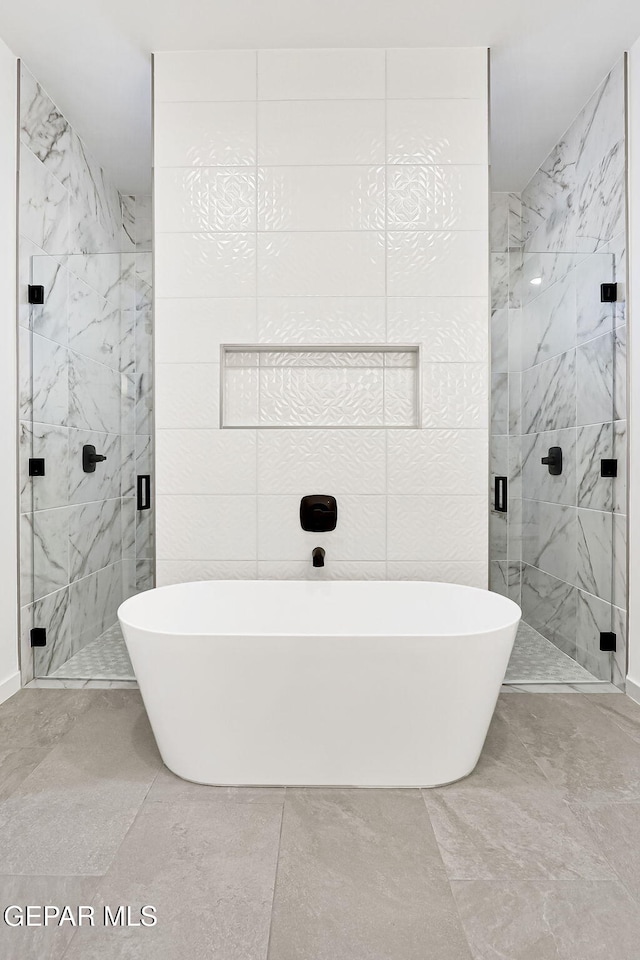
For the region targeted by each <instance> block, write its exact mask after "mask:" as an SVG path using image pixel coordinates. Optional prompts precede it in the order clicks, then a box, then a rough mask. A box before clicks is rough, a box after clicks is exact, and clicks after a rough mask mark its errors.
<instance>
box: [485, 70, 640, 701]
mask: <svg viewBox="0 0 640 960" xmlns="http://www.w3.org/2000/svg"><path fill="white" fill-rule="evenodd" d="M625 152H626V151H625V73H624V63H623V62H622V61H620V62H619V63H618V64H617V65H616V66H615V68H614V69H613V70H612V72H611V73H610V74H609V76H608V77H607V78H606V79H605V81H604V82H603V83H602V85H601V86H600V87H599V88H598V90H597V91H596V93H595V94H594V95H593V97H592V98H591V99H590V101H589V103H588V104H587V105H586V106H585V108H584V109H583V110H582V112H581V113H580V114H579V116H578V117H577V118H576V120H575V122H574V123H573V124H572V125H571V127H570V128H569V130H568V131H567V133H566V134H565V135H564V137H563V138H562V140H561V141H560V142H559V143H558V144H557V145H556V146H555V148H554V150H553V151H552V152H551V154H550V155H549V157H548V158H547V160H545V162H544V163H543V165H542V166H541V167H540V169H539V170H538V171H537V173H536V174H535V175H534V177H533V178H532V179H531V181H530V182H529V184H528V185H527V186H526V187H525V189H524V190H523V191H522V194H521V197H520V198H518V197H515V196H507V195H504V194H497V195H494V203H493V237H494V241H493V247H492V249H493V250H494V251H495V253H494V254H493V285H494V292H493V298H494V299H493V343H494V348H493V349H494V367H493V403H492V406H493V438H492V452H493V460H494V463H493V467H492V470H493V471H498V470H499V472H507V471H509V472H510V479H511V502H510V510H509V513H508V514H507V515H499V514H496V513H495V511H492V515H491V526H492V531H491V532H492V536H491V561H492V563H491V568H492V588H493V589H495V590H498V591H499V592H504V593H509V594H510V595H511V596H513V597H514V599H518V596H519V597H520V600H521V604H522V608H523V612H524V616H525V619H526V621H527V622H528V623H529V624H531V626H533V627H535V629H536V630H538V631H539V632H540V633H542V634H543V635H544V636H546V637H548V638H549V639H550V640H552V641H553V642H554V643H555V644H556V645H557V646H559V647H560V648H561V649H562V650H564V651H565V652H566V653H568V654H569V655H570V656H572V657H575V658H576V659H577V660H578V661H579V662H580V663H581V664H582V665H583V666H584V667H586V668H587V669H588V670H589V671H590V672H591V673H593V674H594V675H595V676H597V677H599V678H601V679H609V676H610V673H611V660H612V658H611V656H610V654H606V653H601V652H600V650H599V633H600V631H605V630H606V631H608V630H613V631H614V632H615V633H616V634H617V639H618V651H617V653H616V655H615V657H614V658H613V679H614V682H616V683H617V684H619V685H621V684H622V683H623V682H624V677H625V673H626V609H627V588H626V529H627V522H626V304H625V280H626V223H625V201H626V192H625ZM519 201H521V214H522V216H521V233H520V235H519V237H518V236H517V235H516V232H515V231H511V230H510V229H509V212H508V211H509V210H512V211H515V210H516V209H517V205H518V202H519ZM516 219H517V218H516V217H514V218H513V220H514V222H515V220H516ZM607 281H615V282H617V283H618V302H616V303H614V304H607V303H604V304H603V303H601V300H600V284H601V283H603V282H607ZM505 354H506V356H507V360H506V361H505ZM550 446H561V447H562V449H563V453H564V469H563V473H562V475H561V476H559V477H553V476H550V475H549V473H548V472H547V470H546V468H545V467H544V466H542V465H541V463H540V460H541V457H542V456H545V455H546V454H547V451H548V448H549V447H550ZM608 458H617V460H618V476H617V478H616V479H608V478H604V477H602V476H601V475H600V461H601V459H608Z"/></svg>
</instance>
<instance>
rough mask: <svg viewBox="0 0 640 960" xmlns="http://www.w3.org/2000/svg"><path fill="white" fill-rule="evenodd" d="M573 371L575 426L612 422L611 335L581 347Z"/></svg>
mask: <svg viewBox="0 0 640 960" xmlns="http://www.w3.org/2000/svg"><path fill="white" fill-rule="evenodd" d="M576 367H577V374H576V377H577V410H578V424H588V423H606V422H607V421H610V420H615V419H616V417H615V399H614V336H613V334H611V333H609V334H606V335H605V336H603V337H598V338H597V339H595V340H589V342H588V343H583V344H581V346H579V347H578V349H577V358H576Z"/></svg>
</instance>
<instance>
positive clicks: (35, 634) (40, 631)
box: [29, 627, 47, 647]
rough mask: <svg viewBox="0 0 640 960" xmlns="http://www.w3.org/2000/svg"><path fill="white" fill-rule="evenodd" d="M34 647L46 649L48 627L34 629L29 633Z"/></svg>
mask: <svg viewBox="0 0 640 960" xmlns="http://www.w3.org/2000/svg"><path fill="white" fill-rule="evenodd" d="M29 637H30V639H31V646H32V647H46V645H47V629H46V627H32V628H31V630H30V631H29Z"/></svg>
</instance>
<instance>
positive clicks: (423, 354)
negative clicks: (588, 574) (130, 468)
mask: <svg viewBox="0 0 640 960" xmlns="http://www.w3.org/2000/svg"><path fill="white" fill-rule="evenodd" d="M157 64H158V65H159V66H158V69H159V70H160V71H161V73H160V81H159V94H158V97H157V100H156V130H157V134H156V181H155V187H156V190H155V207H156V210H155V228H156V231H158V236H157V255H156V270H157V274H158V281H159V289H158V294H159V297H158V299H157V314H156V356H155V361H156V374H157V383H158V397H157V405H156V425H157V427H158V428H159V429H160V430H161V431H163V437H162V438H161V440H160V444H161V449H160V452H159V457H158V464H159V469H160V474H161V475H160V479H159V490H160V491H161V493H160V496H161V499H162V500H163V504H161V507H160V525H162V524H163V523H165V518H166V519H167V520H168V518H169V515H170V514H171V516H172V517H173V519H172V520H171V521H170V522H171V524H175V527H172V529H175V535H176V536H177V537H178V540H177V541H176V545H175V547H172V546H171V537H170V536H169V535H168V533H167V531H166V530H165V531H160V540H161V543H162V552H161V560H160V565H159V574H160V576H161V578H166V579H165V581H164V582H171V580H172V579H176V580H180V579H185V578H187V579H188V577H189V576H190V575H193V576H212V577H215V576H220V577H223V576H227V575H228V576H251V575H253V576H255V575H256V567H255V566H254V563H255V562H256V561H255V557H256V556H258V557H259V567H258V570H257V572H258V575H259V576H264V577H271V576H274V577H282V576H291V577H307V576H311V577H325V578H332V577H335V576H343V577H351V576H358V575H359V576H361V577H370V576H374V577H378V576H380V577H384V576H389V577H391V576H393V577H397V578H402V577H403V576H406V577H413V576H417V575H420V576H424V577H426V578H432V577H435V578H437V579H442V578H443V576H444V573H443V571H446V573H447V576H448V577H449V578H450V579H455V580H458V581H459V582H462V583H474V584H478V585H480V586H481V585H483V584H486V581H487V558H486V555H484V554H483V553H482V552H481V551H480V550H479V549H477V544H478V542H480V541H486V536H487V535H486V528H487V526H488V523H487V513H488V503H487V498H486V461H487V445H488V442H487V433H486V431H487V428H488V411H489V377H488V363H489V329H488V327H489V300H488V297H489V289H488V288H489V283H488V269H487V265H488V253H489V245H488V205H489V193H488V167H487V164H488V152H487V139H488V137H487V133H488V117H487V99H488V98H487V51H486V49H481V48H478V49H460V50H448V49H443V48H439V49H436V50H429V49H425V50H417V49H411V50H399V49H396V50H387V51H385V50H380V49H374V50H367V49H356V50H353V49H328V50H318V49H314V50H297V49H283V50H258V51H223V52H215V51H214V52H206V51H205V52H199V53H197V54H194V55H193V59H191V58H190V55H189V54H188V53H180V52H178V53H171V54H163V53H160V54H158V61H157ZM225 65H227V66H228V72H226V70H225ZM256 67H257V69H254V68H256ZM252 71H253V73H252ZM256 80H257V89H256V86H255V81H256ZM254 177H255V182H254V180H253V178H254ZM254 187H255V195H254V194H253V188H254ZM503 208H504V209H503V220H504V224H503V230H502V234H501V236H502V241H501V243H502V245H501V247H500V251H501V254H500V255H502V256H503V260H504V263H503V267H504V271H505V278H506V276H507V273H508V263H507V255H506V254H507V250H508V248H509V247H510V246H511V245H512V244H511V241H512V239H513V238H514V237H516V235H518V236H519V230H518V229H517V228H516V205H515V201H514V198H513V197H511V196H507V195H505V198H504V203H503ZM518 215H519V209H518ZM518 222H519V221H518ZM502 296H503V299H504V310H505V316H504V318H503V319H504V324H503V325H506V324H507V322H508V318H507V316H506V310H507V309H508V305H512V304H511V300H512V299H513V298H515V290H510V287H509V283H508V280H506V282H503V284H502ZM230 345H231V346H233V347H234V348H235V347H237V348H238V349H237V350H235V355H234V356H233V357H230V356H229V355H228V354H227V356H226V357H225V356H224V354H221V352H220V348H221V347H223V348H224V349H225V350H227V349H228V347H229V346H230ZM407 345H410V346H411V347H412V349H411V350H410V351H407V350H406V346H407ZM354 346H355V347H356V348H357V349H354ZM392 346H397V353H394V354H391V353H389V352H388V350H389V348H390V347H392ZM269 348H271V349H269ZM285 348H286V349H285ZM295 348H297V352H296V349H295ZM366 348H370V349H366ZM380 348H384V349H380ZM417 348H419V349H420V354H419V357H420V359H419V360H417V358H416V355H415V353H414V350H415V349H417ZM221 360H222V362H221ZM510 360H513V358H512V357H510V356H509V353H508V351H507V350H506V346H505V348H504V350H503V351H502V354H501V355H500V372H501V373H502V374H503V379H504V384H503V390H502V395H503V398H504V404H503V413H502V418H501V420H502V424H503V429H504V432H505V434H506V431H507V424H508V418H509V414H510V413H513V415H514V416H515V412H516V408H515V405H514V403H512V402H509V403H508V402H507V401H508V399H509V401H511V399H512V395H513V390H512V389H511V387H512V383H511V382H510V380H509V379H508V371H509V363H510ZM514 362H515V361H514ZM516 369H519V368H516ZM514 382H515V381H514ZM514 389H515V388H514ZM220 405H221V408H220ZM222 427H224V428H244V429H245V431H246V432H247V433H248V434H251V435H253V433H252V431H254V430H257V434H255V436H256V439H257V447H256V456H255V463H254V470H252V469H251V468H250V466H249V460H250V454H248V459H246V461H245V457H244V455H243V454H241V453H240V452H238V453H237V457H236V458H235V461H237V462H235V461H234V455H233V454H231V453H230V454H229V456H227V454H226V453H225V452H224V445H222V444H221V442H220V443H219V441H218V440H217V439H216V438H215V433H216V431H217V430H219V429H220V428H222ZM199 431H205V432H204V433H203V434H202V435H201V439H202V444H201V446H198V438H199V437H200V434H199ZM174 432H175V435H173V434H174ZM229 432H231V431H228V430H225V433H229ZM170 433H171V436H169V434H170ZM191 433H193V436H190V434H191ZM405 434H406V440H405V439H404V436H405ZM393 437H396V438H397V441H393V439H392V438H393ZM192 448H193V449H192ZM245 452H247V451H245ZM183 460H184V461H185V462H188V463H191V462H192V461H193V462H196V463H199V464H201V465H202V464H204V463H205V462H206V463H208V464H209V468H208V469H206V470H205V469H204V468H203V467H202V466H201V468H200V469H199V470H197V471H193V470H192V471H191V473H192V474H193V473H196V472H197V473H198V475H199V477H200V479H197V480H196V481H193V477H192V476H191V474H190V475H189V477H188V476H187V474H186V473H185V468H183V466H182V461H183ZM209 461H211V463H209ZM232 461H233V462H232ZM518 462H519V461H518ZM245 468H246V469H245ZM505 469H506V468H505ZM513 470H514V474H515V473H516V472H517V474H518V476H519V467H516V465H515V462H514V467H513ZM234 478H235V479H234ZM320 486H323V487H324V488H325V492H334V493H335V494H336V495H337V496H338V497H339V501H340V505H341V514H340V515H341V520H340V523H339V529H338V531H336V534H335V535H334V537H336V538H337V539H334V538H332V543H333V546H332V548H331V550H330V551H328V559H327V566H326V568H325V569H324V570H321V571H317V570H315V571H314V570H313V569H312V567H311V562H310V551H309V547H310V546H311V547H313V546H316V543H312V544H311V543H310V542H307V540H306V539H305V538H304V537H302V536H300V530H299V520H298V504H297V500H299V497H300V496H301V495H302V494H303V493H308V492H309V491H310V490H312V488H313V489H316V488H318V489H319V487H320ZM256 490H257V493H256ZM162 491H164V492H162ZM169 491H170V493H169ZM226 497H231V498H232V497H237V498H238V499H242V498H246V500H247V506H246V516H247V518H248V517H249V513H250V510H251V509H252V507H251V505H253V510H254V512H255V510H256V508H257V512H258V535H259V536H258V540H259V550H258V553H257V554H255V553H252V554H251V555H250V556H248V555H247V550H246V549H245V548H244V547H243V548H242V550H241V551H240V552H238V549H237V545H235V546H233V545H231V544H230V543H229V544H228V546H229V550H230V551H231V552H230V553H229V554H228V555H226V556H225V553H224V551H225V550H226V549H227V533H226V532H223V531H222V530H220V529H218V528H217V526H216V524H217V521H216V523H214V522H213V520H212V519H211V518H212V517H213V515H214V513H215V515H216V516H218V517H219V519H220V523H222V516H221V514H218V513H216V511H218V509H219V504H218V506H215V508H214V503H213V501H214V500H221V499H222V498H226ZM357 497H361V498H362V499H363V501H365V502H366V504H367V505H368V509H369V511H370V514H369V521H368V522H369V524H371V525H372V531H370V530H368V529H367V525H366V519H365V518H364V517H363V518H360V519H357V521H356V519H354V518H355V517H356V513H354V510H355V506H354V505H352V504H351V503H350V499H349V498H357ZM410 497H414V498H416V500H417V501H420V504H421V505H420V506H419V507H418V515H419V517H420V518H421V519H420V523H421V524H422V526H421V527H420V529H421V530H422V534H421V540H423V541H424V543H425V544H431V543H432V542H433V543H435V545H436V549H435V554H434V551H433V550H431V551H430V550H429V549H427V547H426V546H424V545H418V544H417V542H416V534H415V530H414V529H413V525H412V524H411V523H410V522H408V521H407V522H406V523H405V521H402V522H395V521H394V523H395V526H394V528H393V530H391V528H390V530H389V534H388V535H387V521H386V516H387V504H388V503H390V502H391V500H393V499H394V498H395V499H396V500H398V501H400V500H403V501H407V500H408V498H410ZM196 498H201V499H197V502H196ZM169 499H170V500H171V502H167V500H169ZM174 499H175V502H173V501H174ZM424 499H427V500H429V501H430V507H429V509H427V510H426V512H425V509H423V507H424V503H422V500H424ZM180 500H185V503H184V504H182V505H180V503H179V501H180ZM439 500H442V503H441V504H440V506H441V508H442V509H440V510H439V509H438V501H439ZM453 500H457V501H458V504H457V507H455V506H454V504H453V502H452V501H453ZM186 501H189V505H188V510H187V512H188V514H189V518H188V520H187V519H185V523H186V526H187V527H188V530H189V536H188V539H189V541H190V542H191V543H192V544H193V546H192V547H187V546H186V544H185V543H184V537H183V533H184V529H183V527H182V526H181V524H179V523H178V521H177V520H176V519H175V517H176V516H177V514H178V512H181V511H183V509H185V510H186V509H187V506H186ZM405 505H406V504H405ZM347 506H348V510H347ZM396 507H397V508H398V509H399V504H397V505H396ZM199 509H202V511H203V517H202V520H203V522H202V524H201V525H200V527H201V529H199V528H198V524H197V515H198V510H199ZM233 509H234V510H236V509H238V510H239V506H238V505H237V504H235V505H234V508H233ZM244 509H245V508H244V507H243V510H244ZM268 509H269V510H271V511H276V512H277V515H278V523H277V528H274V529H272V527H271V526H270V524H271V521H270V520H269V519H268V516H267V510H268ZM394 509H395V508H394ZM398 509H396V514H397V512H398ZM163 511H164V512H163ZM278 511H279V512H278ZM371 511H374V512H375V516H372V515H371ZM396 514H394V516H395V515H396ZM390 516H391V514H390ZM358 517H359V514H358ZM461 517H464V518H465V521H464V523H463V522H462V521H461ZM236 521H237V516H236V520H234V524H235V522H236ZM378 521H380V522H378ZM247 522H249V521H247ZM343 523H344V524H346V528H345V529H344V530H342V534H343V535H344V542H343V540H341V539H340V536H341V527H342V524H343ZM234 524H232V526H233V525H234ZM476 527H477V530H478V536H477V537H476V533H475V531H476ZM204 530H206V531H208V532H209V534H210V535H211V537H212V538H213V539H212V540H211V542H210V543H209V546H208V547H207V545H206V537H205V535H204V533H203V531H204ZM214 530H215V535H214V533H213V531H214ZM469 530H471V534H470V536H471V539H472V541H473V543H472V551H473V556H472V557H469V556H468V555H467V540H468V538H469ZM482 530H484V532H483V533H482V532H480V531H482ZM283 531H284V532H283ZM287 531H288V532H287ZM447 531H448V536H449V537H450V538H451V540H452V542H453V546H452V548H451V551H450V553H451V555H445V553H444V551H443V550H441V549H440V546H439V545H444V543H445V540H446V537H447ZM285 534H286V535H285ZM230 536H231V534H230V533H229V537H230ZM214 541H215V542H214ZM196 543H197V546H196ZM462 544H464V547H462ZM512 547H513V551H514V552H515V544H513V545H512ZM194 551H195V553H194ZM507 553H508V550H507V549H506V548H505V557H506V556H507ZM518 556H519V548H518ZM390 561H391V562H390ZM505 563H506V560H505ZM438 564H440V565H441V566H438Z"/></svg>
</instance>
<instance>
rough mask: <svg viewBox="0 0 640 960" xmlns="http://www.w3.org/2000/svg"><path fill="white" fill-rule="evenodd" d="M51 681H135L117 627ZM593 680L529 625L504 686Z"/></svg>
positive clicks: (521, 633) (522, 632) (520, 634)
mask: <svg viewBox="0 0 640 960" xmlns="http://www.w3.org/2000/svg"><path fill="white" fill-rule="evenodd" d="M49 679H51V680H61V679H65V680H134V679H135V676H134V673H133V667H132V666H131V661H130V660H129V657H128V654H127V649H126V647H125V643H124V639H123V637H122V633H121V631H120V627H119V626H118V624H115V625H114V626H113V627H109V629H108V630H106V631H105V632H104V633H103V634H102V635H101V636H99V637H98V639H97V640H94V641H93V642H92V643H88V644H87V645H86V646H85V647H83V648H82V650H80V651H78V653H76V654H75V655H74V656H73V657H71V658H70V659H69V660H67V662H66V663H64V664H63V665H62V666H61V667H59V668H58V670H56V671H55V672H54V673H52V674H51V676H50V678H49ZM594 679H595V678H594V677H593V676H592V675H591V674H590V673H589V672H588V671H587V670H585V669H584V667H581V666H580V664H579V663H576V661H575V660H572V659H571V657H568V656H567V655H566V653H563V652H562V650H559V649H558V647H556V646H555V645H554V644H553V643H551V642H550V641H549V640H547V639H546V638H545V637H543V636H542V635H541V634H539V633H538V632H537V631H536V630H534V629H533V627H530V626H529V625H528V624H527V623H521V624H520V626H519V628H518V635H517V637H516V642H515V644H514V647H513V653H512V655H511V660H510V661H509V666H508V668H507V675H506V678H505V683H516V684H530V683H590V682H591V683H592V682H594Z"/></svg>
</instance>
